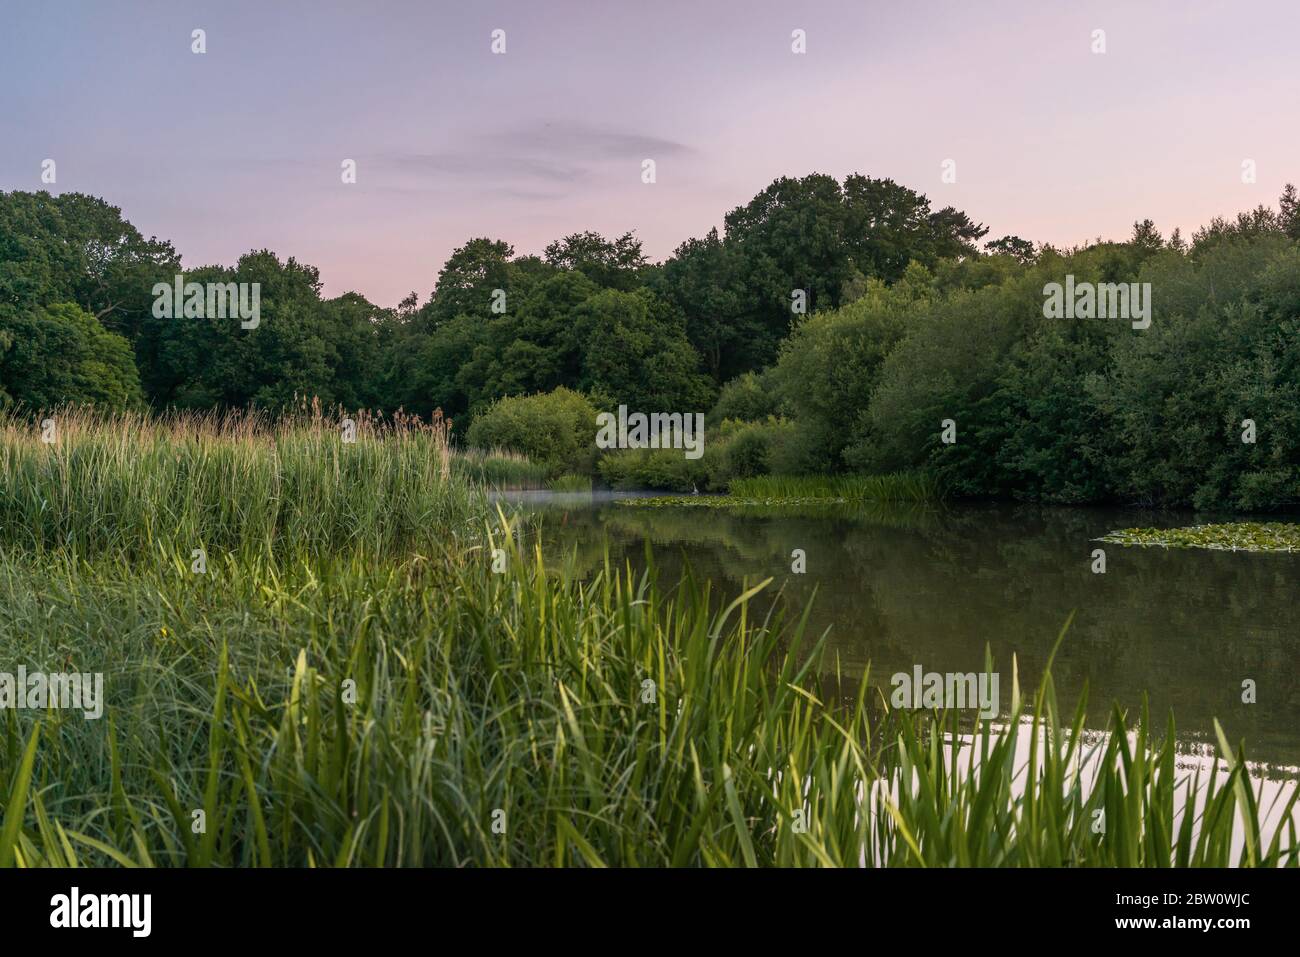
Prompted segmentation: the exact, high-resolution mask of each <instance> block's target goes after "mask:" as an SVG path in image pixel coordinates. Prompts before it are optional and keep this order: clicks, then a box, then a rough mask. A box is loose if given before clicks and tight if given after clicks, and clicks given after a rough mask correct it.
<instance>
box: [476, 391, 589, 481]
mask: <svg viewBox="0 0 1300 957" xmlns="http://www.w3.org/2000/svg"><path fill="white" fill-rule="evenodd" d="M467 440H468V442H469V444H470V445H472V446H476V447H478V448H499V449H509V450H510V451H512V452H520V453H523V454H524V455H526V456H528V458H529V460H530V461H532V462H534V463H536V464H538V465H541V466H542V467H543V468H544V469H545V470H546V473H547V475H549V476H556V475H560V474H561V473H564V472H578V473H586V474H589V473H590V472H591V469H592V465H593V463H594V461H595V456H596V409H595V407H594V406H593V405H592V404H591V401H590V400H589V399H588V398H587V397H586V396H585V395H583V394H582V393H580V392H574V391H572V390H571V389H566V388H564V387H563V386H561V387H560V388H558V389H555V390H554V391H552V392H545V393H539V394H537V395H529V396H517V397H510V398H505V399H498V400H497V401H496V402H494V403H492V405H491V406H489V407H488V409H487V410H486V411H485V412H484V413H483V414H482V415H480V416H478V417H477V418H475V420H474V424H473V425H471V426H470V427H469V434H468V436H467Z"/></svg>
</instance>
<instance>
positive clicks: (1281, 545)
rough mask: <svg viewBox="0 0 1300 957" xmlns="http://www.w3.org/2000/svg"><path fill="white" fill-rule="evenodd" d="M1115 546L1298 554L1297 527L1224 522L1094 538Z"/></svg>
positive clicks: (1125, 531) (1127, 530) (1131, 530)
mask: <svg viewBox="0 0 1300 957" xmlns="http://www.w3.org/2000/svg"><path fill="white" fill-rule="evenodd" d="M1098 541H1101V542H1108V543H1111V544H1115V545H1146V546H1161V547H1164V548H1213V549H1217V550H1219V551H1243V552H1294V551H1300V525H1295V524H1290V523H1287V522H1228V523H1225V524H1220V525H1187V526H1184V527H1182V528H1121V529H1119V530H1118V531H1114V532H1107V533H1106V534H1105V535H1103V536H1102V537H1101V538H1099V539H1098Z"/></svg>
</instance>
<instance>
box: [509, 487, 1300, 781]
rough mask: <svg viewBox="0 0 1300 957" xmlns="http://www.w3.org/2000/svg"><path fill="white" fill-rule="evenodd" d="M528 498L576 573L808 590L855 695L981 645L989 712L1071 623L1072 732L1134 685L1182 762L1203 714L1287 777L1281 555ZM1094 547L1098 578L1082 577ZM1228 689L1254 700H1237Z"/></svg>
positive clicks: (918, 513)
mask: <svg viewBox="0 0 1300 957" xmlns="http://www.w3.org/2000/svg"><path fill="white" fill-rule="evenodd" d="M620 497H622V496H620ZM527 501H528V502H529V507H530V508H532V509H536V510H538V511H540V512H541V514H542V515H543V516H544V528H545V533H544V534H545V539H546V541H547V543H548V550H549V549H560V548H563V549H565V550H568V551H574V550H576V555H577V559H578V563H579V567H580V568H582V567H591V568H594V567H595V566H596V564H597V563H598V562H599V561H600V558H601V554H602V550H603V548H604V547H605V545H606V544H607V545H608V546H609V549H610V551H611V554H612V555H613V556H614V557H615V558H617V559H618V560H619V561H620V562H622V561H625V560H626V561H630V562H631V563H632V564H633V565H634V566H640V565H641V564H642V562H643V561H644V554H645V548H646V543H649V547H650V549H651V551H652V553H653V557H654V561H655V564H656V566H657V567H658V568H659V569H660V570H661V573H663V574H665V575H666V576H674V575H676V574H677V573H678V572H679V571H680V570H682V568H683V567H684V564H685V563H689V564H690V566H691V567H692V568H694V570H695V571H696V573H697V574H698V575H700V576H701V577H706V578H708V579H711V580H712V581H713V582H714V587H715V588H721V589H723V590H724V591H726V592H728V593H734V592H737V591H739V590H740V589H741V587H742V584H743V583H744V582H746V581H748V582H749V583H750V584H751V585H752V584H753V583H755V582H756V581H758V580H761V579H764V578H769V577H770V578H772V579H773V582H772V586H771V587H772V588H773V589H774V590H775V589H777V588H783V589H784V600H787V601H790V602H793V603H794V604H796V605H797V606H798V607H800V608H802V606H803V604H804V603H805V602H807V601H808V600H810V599H814V591H815V592H816V595H815V599H814V604H813V612H812V617H811V624H812V628H813V630H814V632H817V633H820V632H821V631H823V630H825V629H829V639H828V641H829V652H830V655H829V656H828V658H829V660H831V661H833V659H834V656H835V655H838V656H839V659H840V662H841V663H842V666H843V667H844V668H845V669H846V670H849V671H852V672H858V671H860V670H861V669H862V668H863V667H864V666H865V665H866V664H867V662H868V661H870V662H871V674H872V682H873V684H877V685H879V686H880V687H882V688H884V689H886V690H888V689H889V676H890V675H892V674H893V673H895V672H900V671H907V672H910V671H911V670H912V668H913V666H914V665H917V664H920V665H922V666H923V668H924V669H925V670H926V671H936V672H967V671H976V672H978V671H981V670H982V669H983V662H984V650H985V646H988V647H989V649H990V650H991V652H992V654H993V659H994V664H995V668H996V669H997V670H998V671H999V672H1001V675H1002V679H1003V680H1002V682H1001V689H1000V690H1001V697H1002V705H1003V708H1004V709H1005V708H1006V707H1007V706H1008V705H1009V701H1010V693H1011V656H1012V655H1013V654H1015V655H1016V656H1017V657H1018V660H1019V666H1020V674H1021V683H1022V686H1024V687H1026V688H1032V687H1033V686H1035V685H1036V683H1037V679H1038V676H1039V674H1040V673H1041V670H1042V668H1043V666H1044V664H1045V663H1046V660H1047V656H1048V654H1049V653H1050V652H1051V648H1052V645H1053V644H1054V642H1055V640H1056V637H1057V634H1058V633H1059V632H1060V630H1061V628H1062V626H1063V625H1064V624H1065V622H1066V620H1067V619H1068V618H1069V616H1070V613H1071V612H1072V611H1073V612H1074V621H1073V624H1072V625H1071V626H1070V629H1069V632H1068V633H1067V635H1066V638H1065V641H1064V642H1063V644H1062V646H1061V649H1060V652H1059V653H1058V655H1057V660H1056V663H1055V665H1054V667H1053V674H1054V676H1055V680H1056V685H1057V690H1058V696H1059V699H1060V702H1061V706H1062V709H1063V710H1068V711H1069V712H1071V713H1072V712H1073V708H1074V705H1075V703H1076V702H1077V700H1078V696H1079V694H1080V692H1081V691H1082V690H1083V687H1084V683H1085V682H1086V683H1087V685H1088V689H1089V691H1088V694H1089V706H1088V722H1087V724H1088V726H1089V727H1093V728H1102V727H1104V726H1105V724H1106V714H1107V708H1108V707H1109V703H1110V702H1111V701H1112V700H1114V701H1118V702H1119V703H1120V704H1121V705H1123V706H1125V707H1126V708H1130V709H1137V708H1138V707H1140V705H1141V701H1142V695H1143V693H1144V692H1145V693H1146V695H1147V696H1148V700H1149V702H1150V707H1151V712H1152V717H1153V720H1154V719H1157V718H1158V723H1159V725H1160V726H1161V727H1163V725H1164V723H1165V719H1166V717H1167V714H1168V712H1169V710H1170V709H1172V710H1173V712H1174V715H1175V718H1176V722H1177V725H1178V733H1179V734H1178V736H1179V742H1180V750H1182V751H1184V752H1186V753H1188V754H1189V755H1193V754H1203V753H1205V750H1206V745H1207V744H1208V742H1209V741H1210V740H1211V739H1212V737H1213V725H1212V719H1213V718H1215V717H1217V718H1218V719H1219V721H1220V722H1221V723H1222V725H1223V726H1224V729H1225V730H1226V731H1227V733H1228V736H1229V738H1230V740H1232V741H1234V742H1235V741H1236V740H1237V739H1239V738H1243V737H1244V738H1245V741H1246V748H1247V755H1248V757H1249V758H1250V759H1251V760H1252V762H1260V766H1259V767H1257V768H1255V771H1256V773H1257V774H1258V775H1261V776H1264V777H1270V776H1273V775H1275V774H1281V775H1284V776H1291V775H1292V774H1293V773H1294V768H1295V767H1296V766H1297V765H1300V678H1297V672H1296V667H1297V664H1298V663H1300V610H1297V605H1296V597H1297V594H1300V589H1298V586H1300V555H1259V554H1255V555H1252V554H1246V553H1232V552H1212V551H1203V550H1172V549H1171V550H1164V549H1140V548H1125V547H1121V546H1118V545H1106V546H1101V545H1100V544H1099V543H1097V542H1094V541H1093V539H1095V538H1097V537H1098V536H1100V535H1104V534H1105V533H1106V532H1107V531H1110V530H1111V529H1115V528H1123V527H1129V526H1134V525H1184V524H1189V523H1191V522H1193V521H1195V520H1197V517H1194V516H1191V515H1172V514H1170V513H1151V512H1144V511H1137V510H1123V509H1065V508H1038V507H1021V506H956V507H947V508H944V509H942V510H932V509H927V510H915V509H880V508H876V507H869V508H851V507H826V508H824V509H817V510H813V511H806V510H805V511H802V512H794V513H789V512H786V513H777V512H770V511H750V512H737V511H734V510H730V509H712V508H654V509H636V508H627V507H625V506H619V505H616V504H614V502H613V501H612V500H611V499H610V498H605V497H602V496H600V495H597V496H595V497H593V496H587V495H580V496H563V495H552V494H548V493H542V494H537V495H532V496H528V498H527ZM1202 520H1203V518H1202ZM1098 547H1104V548H1105V551H1106V558H1107V570H1106V573H1105V574H1093V573H1092V571H1091V564H1092V558H1091V552H1092V550H1093V549H1094V548H1098ZM794 549H803V551H804V553H805V554H806V556H807V571H806V572H805V573H804V574H793V573H792V572H791V561H792V559H791V553H792V552H793V550H794ZM1247 678H1249V679H1253V680H1254V681H1255V682H1256V685H1257V703H1255V704H1243V703H1242V701H1241V696H1242V681H1243V680H1244V679H1247Z"/></svg>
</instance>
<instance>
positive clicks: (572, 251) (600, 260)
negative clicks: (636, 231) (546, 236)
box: [545, 231, 646, 292]
mask: <svg viewBox="0 0 1300 957" xmlns="http://www.w3.org/2000/svg"><path fill="white" fill-rule="evenodd" d="M545 259H546V262H547V263H548V264H549V265H551V266H554V267H555V268H556V269H570V270H575V271H577V272H580V273H582V274H583V275H584V276H586V277H587V278H588V279H590V280H591V281H592V282H594V283H595V284H596V285H598V286H600V287H602V288H604V289H618V290H621V291H623V292H627V291H629V290H631V289H635V288H636V287H637V286H638V285H640V282H641V280H640V272H641V270H642V269H643V268H645V265H646V258H645V255H644V254H643V253H642V252H641V240H639V239H637V238H636V237H635V236H634V235H632V233H624V234H623V235H622V236H619V237H618V238H617V239H615V240H614V241H613V242H610V241H609V240H608V239H606V238H605V237H603V236H601V235H600V234H599V233H594V232H590V231H588V232H584V233H572V234H571V235H568V236H565V237H564V238H563V239H557V240H556V241H555V242H553V243H551V244H550V245H549V246H547V247H546V252H545Z"/></svg>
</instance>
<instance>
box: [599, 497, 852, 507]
mask: <svg viewBox="0 0 1300 957" xmlns="http://www.w3.org/2000/svg"><path fill="white" fill-rule="evenodd" d="M848 501H849V500H848V499H846V498H827V497H818V496H805V497H802V498H793V497H791V498H782V497H779V496H774V497H770V498H748V497H745V496H741V495H653V496H644V497H641V498H620V499H618V500H617V501H616V502H615V503H614V504H615V505H627V506H629V507H631V508H742V507H759V508H767V507H778V506H788V505H845V504H847V503H848Z"/></svg>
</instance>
